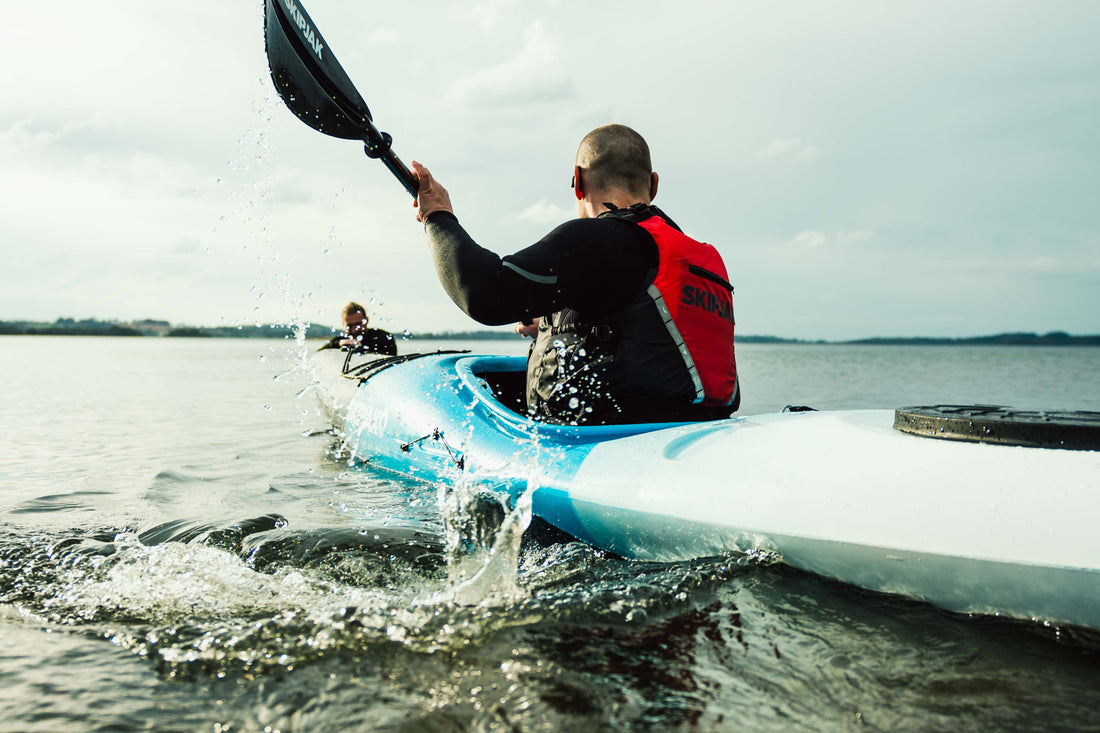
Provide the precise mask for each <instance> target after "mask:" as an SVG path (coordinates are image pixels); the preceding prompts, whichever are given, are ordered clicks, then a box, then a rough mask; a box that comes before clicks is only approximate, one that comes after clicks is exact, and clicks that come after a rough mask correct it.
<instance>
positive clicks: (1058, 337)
mask: <svg viewBox="0 0 1100 733" xmlns="http://www.w3.org/2000/svg"><path fill="white" fill-rule="evenodd" d="M843 343H846V344H869V345H872V346H874V345H883V346H898V345H920V346H1100V335H1093V336H1071V335H1070V334H1068V333H1066V332H1065V331H1051V332H1050V333H1044V334H1037V333H1000V334H997V335H996V336H973V337H971V338H958V339H951V338H871V339H859V340H857V341H844V342H843Z"/></svg>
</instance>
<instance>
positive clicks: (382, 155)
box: [264, 0, 419, 198]
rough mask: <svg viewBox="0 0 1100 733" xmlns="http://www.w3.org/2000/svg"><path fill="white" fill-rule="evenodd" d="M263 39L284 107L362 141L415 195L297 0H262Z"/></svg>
mask: <svg viewBox="0 0 1100 733" xmlns="http://www.w3.org/2000/svg"><path fill="white" fill-rule="evenodd" d="M264 19H265V26H264V41H265V45H266V47H267V64H268V66H269V67H270V68H271V79H272V81H273V82H275V89H276V91H278V92H279V96H280V97H282V100H283V102H284V103H285V104H286V106H287V107H289V108H290V111H291V112H293V113H294V114H295V115H297V116H298V119H300V120H301V121H302V122H304V123H306V124H307V125H309V126H310V127H312V128H313V129H314V130H319V131H321V132H323V133H325V134H326V135H332V136H333V137H339V138H343V139H345V140H362V141H363V149H364V151H365V152H366V154H367V157H370V158H378V159H380V160H381V161H382V162H383V163H384V164H385V166H386V167H387V168H389V169H390V173H393V174H394V175H395V176H396V177H397V180H399V181H401V184H402V185H403V186H405V190H406V191H408V192H409V193H410V194H412V197H413V198H416V191H417V189H418V188H419V182H418V181H417V180H416V177H415V176H414V175H413V174H412V171H410V170H409V169H408V167H406V166H405V164H404V163H402V162H401V159H400V158H398V157H397V156H396V155H395V154H394V152H393V150H392V149H391V147H390V144H391V143H392V142H393V138H392V137H390V135H389V134H388V133H385V132H379V131H378V128H377V127H375V126H374V121H373V119H372V118H371V114H370V110H369V109H367V103H366V102H364V101H363V98H362V97H361V96H359V92H358V91H357V90H356V89H355V85H354V84H352V83H351V79H349V78H348V75H347V73H346V72H345V71H344V69H343V67H341V66H340V62H339V61H337V60H336V56H334V55H333V53H332V51H331V50H330V49H329V47H328V44H327V43H325V39H324V38H322V37H321V34H320V33H319V32H318V30H317V27H316V26H315V25H314V24H313V20H312V19H310V17H309V16H308V15H306V11H305V10H304V9H303V8H302V5H301V3H299V2H298V0H266V2H265V8H264Z"/></svg>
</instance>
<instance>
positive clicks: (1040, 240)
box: [0, 0, 1100, 339]
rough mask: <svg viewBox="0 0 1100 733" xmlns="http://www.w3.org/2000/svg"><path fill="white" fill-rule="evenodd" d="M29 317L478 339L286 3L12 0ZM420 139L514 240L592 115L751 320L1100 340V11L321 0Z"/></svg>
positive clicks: (865, 332) (330, 33)
mask: <svg viewBox="0 0 1100 733" xmlns="http://www.w3.org/2000/svg"><path fill="white" fill-rule="evenodd" d="M6 5H7V6H8V7H6V8H5V10H4V18H3V22H2V23H0V65H2V68H3V70H4V71H3V73H2V74H0V254H2V255H3V265H2V269H0V285H2V287H0V320H18V319H22V320H49V321H52V320H53V319H55V318H58V317H62V316H65V317H74V318H88V317H91V318H99V319H121V320H128V319H137V318H145V317H152V318H160V319H166V320H170V321H172V322H174V323H179V324H193V325H219V324H224V323H230V324H235V323H239V322H246V323H250V322H255V321H262V322H273V321H289V320H292V319H301V320H306V321H317V322H323V323H335V322H336V321H337V320H338V314H339V309H340V307H341V306H342V305H343V303H344V302H346V301H347V300H349V299H357V300H361V301H363V302H364V303H367V304H368V305H369V308H370V310H371V313H372V324H374V325H381V326H383V327H386V328H389V329H391V330H396V331H401V330H403V329H409V330H412V331H414V332H415V331H427V330H468V329H472V328H480V326H478V325H477V324H475V323H473V322H472V321H470V320H469V319H467V318H466V316H464V315H463V314H462V313H461V312H460V311H459V310H458V309H457V308H456V307H455V306H453V305H452V304H451V302H450V301H449V300H448V299H447V297H446V295H445V294H444V293H443V291H442V289H441V288H440V287H439V285H438V283H437V281H436V279H435V275H434V271H433V268H432V264H431V260H430V257H429V255H428V252H427V250H426V246H425V240H424V234H423V230H422V228H421V226H420V225H419V224H418V223H417V222H416V221H415V220H414V210H413V208H412V206H411V200H410V198H409V196H408V194H406V193H405V191H404V189H403V188H402V187H401V186H400V185H399V184H398V183H397V181H396V180H395V179H393V178H392V177H391V176H390V174H389V173H388V172H387V171H386V170H385V168H384V167H383V166H382V165H381V164H379V163H377V162H375V161H370V160H368V159H367V158H366V157H364V156H363V154H362V148H361V145H359V144H358V143H356V142H352V141H346V140H338V139H335V138H329V137H326V136H324V135H322V134H320V133H318V132H315V131H313V130H311V129H310V128H308V127H306V126H305V125H304V124H302V123H301V122H299V121H298V120H297V119H296V118H295V117H294V116H293V115H292V114H291V113H290V112H289V111H287V110H286V108H285V107H284V106H283V105H282V103H281V102H280V100H279V99H278V96H277V95H276V94H275V91H274V89H273V87H272V85H271V82H270V77H269V74H268V69H267V62H266V57H265V55H264V39H263V4H262V2H260V1H259V0H248V1H247V2H236V1H234V2H213V1H212V0H206V1H205V2H191V3H184V4H180V3H159V2H153V1H151V0H97V2H76V1H74V0H57V1H56V2H52V3H19V4H15V3H6ZM304 5H305V8H306V10H307V11H308V12H309V13H310V15H312V17H313V19H314V21H315V22H316V24H317V26H318V27H319V29H320V30H321V32H322V33H323V34H324V36H325V39H326V41H327V42H328V47H329V49H330V51H332V52H333V53H334V54H335V55H336V57H337V58H338V59H339V61H340V62H341V64H342V65H343V66H344V68H345V70H346V71H347V72H348V75H349V76H350V77H351V79H352V80H353V81H354V82H355V83H356V85H357V86H358V88H359V91H360V92H361V93H362V95H363V97H364V98H365V99H366V101H367V102H368V104H369V105H370V106H371V110H372V112H373V113H374V118H375V122H376V123H377V124H378V126H379V128H380V129H382V130H386V131H388V132H390V133H391V134H392V135H393V137H394V140H395V143H394V148H395V150H396V152H397V153H398V154H399V155H400V156H401V157H402V158H403V159H404V160H405V161H406V162H408V161H409V160H411V159H416V160H419V161H421V162H423V163H425V164H426V165H428V166H429V167H430V168H431V169H432V172H433V173H434V174H435V175H436V177H437V178H438V179H439V180H440V181H441V182H442V183H443V184H444V185H445V186H447V188H448V189H449V190H450V191H451V194H452V199H453V201H454V204H455V207H456V211H457V213H458V215H459V218H460V220H461V221H462V222H463V223H464V224H465V225H466V227H467V229H468V230H469V231H470V232H471V233H472V234H473V236H474V237H475V239H477V240H478V241H479V242H480V243H481V244H482V245H483V246H486V247H489V248H490V249H493V250H494V251H496V252H499V253H501V254H507V253H509V252H513V251H515V250H518V249H520V248H522V247H524V246H527V245H529V244H531V243H533V242H535V241H536V240H538V239H539V238H540V237H541V236H542V235H543V234H545V233H546V232H547V231H548V230H549V229H550V228H552V227H553V226H555V225H556V224H558V223H560V222H562V221H564V220H566V219H567V218H569V217H571V216H573V215H574V209H573V206H572V198H571V192H570V190H569V188H568V182H569V177H570V174H571V166H572V160H573V155H574V153H575V151H576V146H577V143H578V142H579V140H580V138H581V137H582V136H583V135H584V134H585V133H587V132H588V131H589V130H590V129H592V128H593V127H596V126H598V125H600V124H603V123H606V122H621V123H624V124H628V125H631V126H633V127H634V128H636V129H637V130H638V131H639V132H641V133H642V134H643V135H644V136H645V137H646V138H647V139H648V140H649V143H650V146H651V149H652V152H653V161H654V167H655V168H656V169H657V171H658V172H659V173H660V174H661V191H660V194H659V195H658V198H657V201H656V203H657V204H658V205H660V206H661V207H662V208H663V209H664V210H665V211H666V212H668V214H669V215H670V216H672V218H674V219H675V220H676V221H677V222H678V223H679V224H680V225H681V226H682V227H683V228H684V229H685V231H687V233H688V234H690V235H692V236H694V237H695V238H697V239H701V240H704V241H708V242H711V243H713V244H715V245H716V246H717V247H718V248H719V250H720V251H721V252H722V254H723V256H724V257H725V260H726V264H727V266H728V268H729V271H730V278H731V280H732V281H733V283H734V285H735V286H736V301H735V308H736V314H737V323H738V332H739V333H741V334H754V335H763V334H774V335H779V336H786V337H795V338H826V339H843V338H857V337H864V336H888V335H904V336H908V335H927V336H967V335H980V334H987V333H998V332H1004V331H1039V332H1046V331H1051V330H1066V331H1069V332H1071V333H1077V334H1084V333H1100V203H1098V200H1100V43H1098V42H1097V35H1098V32H1100V3H1098V2H1095V1H1094V0H1082V1H1081V2H1070V1H1063V0H1054V1H1052V2H1012V1H1010V0H989V1H984V0H983V1H975V2H968V1H966V0H955V1H954V2H951V3H947V2H942V3H940V2H932V3H930V2H911V1H910V0H891V2H881V0H867V1H860V2H838V3H817V2H774V1H771V0H762V1H760V2H756V1H753V2H741V1H740V0H720V1H719V0H715V1H712V2H706V1H703V0H683V1H681V2H667V1H662V2H654V1H652V0H630V1H629V2H591V1H590V0H576V1H574V0H524V1H523V2H521V1H520V0H458V1H455V2H420V3H397V2H394V3H377V2H356V3H348V2H339V1H338V0H305V2H304Z"/></svg>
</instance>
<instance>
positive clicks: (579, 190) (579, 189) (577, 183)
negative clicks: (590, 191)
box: [573, 165, 584, 201]
mask: <svg viewBox="0 0 1100 733" xmlns="http://www.w3.org/2000/svg"><path fill="white" fill-rule="evenodd" d="M573 195H574V196H576V197H577V201H580V200H581V199H583V198H584V186H583V185H582V184H581V167H580V166H579V165H575V166H573Z"/></svg>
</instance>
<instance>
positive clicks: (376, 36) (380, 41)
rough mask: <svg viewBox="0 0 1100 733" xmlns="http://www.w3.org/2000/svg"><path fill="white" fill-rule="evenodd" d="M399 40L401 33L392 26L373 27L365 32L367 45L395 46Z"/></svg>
mask: <svg viewBox="0 0 1100 733" xmlns="http://www.w3.org/2000/svg"><path fill="white" fill-rule="evenodd" d="M400 42H401V34H400V33H398V32H397V30H395V29H394V28H388V27H385V26H383V27H381V28H375V29H374V30H372V31H371V32H370V33H368V34H367V39H366V45H368V46H396V45H397V44H398V43H400Z"/></svg>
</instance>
